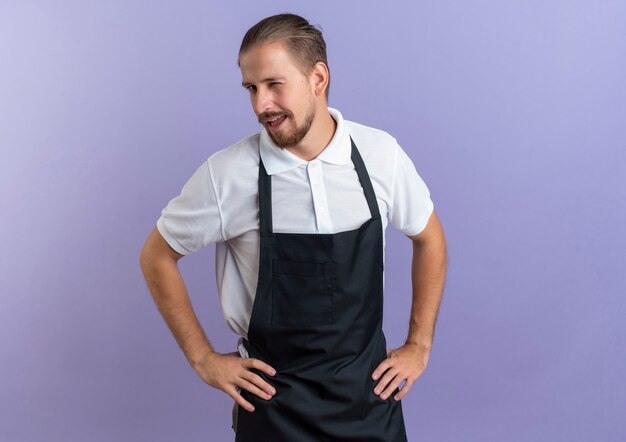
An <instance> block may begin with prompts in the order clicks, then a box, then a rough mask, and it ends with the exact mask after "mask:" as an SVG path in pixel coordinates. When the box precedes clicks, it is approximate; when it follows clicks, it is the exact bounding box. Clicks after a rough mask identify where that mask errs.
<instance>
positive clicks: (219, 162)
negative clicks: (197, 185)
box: [207, 132, 260, 176]
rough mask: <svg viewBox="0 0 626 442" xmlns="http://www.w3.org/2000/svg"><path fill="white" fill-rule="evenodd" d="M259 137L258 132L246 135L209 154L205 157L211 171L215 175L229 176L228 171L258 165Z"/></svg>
mask: <svg viewBox="0 0 626 442" xmlns="http://www.w3.org/2000/svg"><path fill="white" fill-rule="evenodd" d="M259 137H260V133H259V132H257V133H254V134H251V135H248V136H247V137H245V138H242V139H241V140H239V141H237V142H236V143H233V144H231V145H230V146H228V147H226V148H224V149H221V150H218V151H217V152H214V153H213V154H211V156H209V158H208V159H207V163H208V165H209V168H210V169H211V170H212V173H213V174H215V175H216V176H220V175H226V176H230V175H231V174H230V172H233V171H234V170H241V169H246V168H249V167H254V166H257V167H258V165H259Z"/></svg>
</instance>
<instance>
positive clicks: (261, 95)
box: [250, 86, 273, 115]
mask: <svg viewBox="0 0 626 442" xmlns="http://www.w3.org/2000/svg"><path fill="white" fill-rule="evenodd" d="M250 99H251V100H252V109H253V110H254V113H255V114H257V115H261V114H262V113H263V112H267V111H270V110H271V109H272V102H273V97H272V93H271V92H270V91H269V90H267V89H266V88H264V87H263V86H259V88H258V90H257V92H256V93H255V94H253V95H252V96H251V97H250Z"/></svg>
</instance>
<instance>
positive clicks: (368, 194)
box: [350, 136, 380, 218]
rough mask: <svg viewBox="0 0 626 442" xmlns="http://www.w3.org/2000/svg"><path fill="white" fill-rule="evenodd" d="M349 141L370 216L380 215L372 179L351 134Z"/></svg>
mask: <svg viewBox="0 0 626 442" xmlns="http://www.w3.org/2000/svg"><path fill="white" fill-rule="evenodd" d="M350 142H351V143H352V156H351V158H352V162H353V163H354V167H355V169H356V173H357V174H358V175H359V181H361V187H363V191H364V192H365V199H366V200H367V205H368V206H369V208H370V213H371V214H372V218H378V217H379V216H380V210H378V203H377V202H376V194H375V193H374V187H373V186H372V181H371V180H370V176H369V174H368V173H367V168H366V167H365V163H364V162H363V158H361V154H360V153H359V149H357V148H356V145H355V144H354V140H353V139H352V136H350Z"/></svg>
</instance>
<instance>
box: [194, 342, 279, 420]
mask: <svg viewBox="0 0 626 442" xmlns="http://www.w3.org/2000/svg"><path fill="white" fill-rule="evenodd" d="M194 368H195V369H196V371H197V372H198V375H199V376H200V377H201V378H202V380H203V381H204V382H206V383H207V384H209V385H210V386H212V387H215V388H217V389H219V390H222V391H223V392H225V393H226V394H228V395H230V397H232V398H233V399H234V400H235V402H237V403H238V404H239V405H241V406H242V407H244V408H245V409H246V410H248V411H250V412H252V411H254V406H253V405H252V404H251V403H250V402H248V401H247V400H245V399H244V398H243V396H241V395H240V394H239V392H238V391H237V387H239V388H243V389H245V390H247V391H249V392H250V393H254V394H256V395H257V396H259V397H260V398H263V399H266V400H268V399H271V398H272V396H274V394H276V389H275V388H274V387H272V386H271V385H270V384H268V383H267V382H265V381H264V380H263V378H262V377H261V376H259V375H258V374H256V373H254V372H252V371H251V370H250V369H252V368H256V369H257V370H261V371H263V372H264V373H267V374H268V375H270V376H274V375H275V374H276V370H274V368H272V367H271V366H269V365H268V364H266V363H265V362H263V361H261V360H259V359H255V358H242V357H241V356H240V355H239V352H237V351H234V352H232V353H218V352H215V351H212V352H210V353H207V354H206V355H205V356H204V357H203V358H202V359H201V360H200V361H199V362H198V363H197V364H195V366H194Z"/></svg>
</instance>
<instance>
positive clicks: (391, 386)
mask: <svg viewBox="0 0 626 442" xmlns="http://www.w3.org/2000/svg"><path fill="white" fill-rule="evenodd" d="M403 380H404V377H403V376H402V374H400V373H398V374H397V375H396V377H395V378H394V379H393V380H392V381H391V382H390V383H389V385H388V386H387V388H385V391H383V393H382V394H381V395H380V398H381V399H387V398H388V397H389V396H391V393H393V392H394V391H395V390H396V388H398V385H400V384H401V383H402V381H403Z"/></svg>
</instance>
